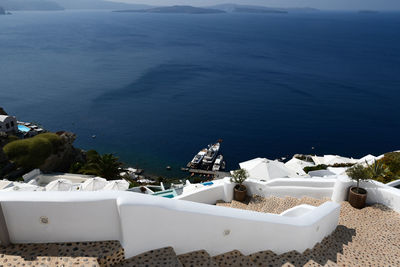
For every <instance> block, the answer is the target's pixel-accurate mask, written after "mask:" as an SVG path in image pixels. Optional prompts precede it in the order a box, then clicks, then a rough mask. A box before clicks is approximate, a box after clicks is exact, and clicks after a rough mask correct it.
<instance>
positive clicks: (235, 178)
mask: <svg viewBox="0 0 400 267" xmlns="http://www.w3.org/2000/svg"><path fill="white" fill-rule="evenodd" d="M247 177H249V174H248V173H247V171H246V170H245V169H239V170H236V171H234V172H233V174H232V178H231V182H232V183H235V184H238V185H242V184H243V183H244V181H246V179H247Z"/></svg>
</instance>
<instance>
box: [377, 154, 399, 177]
mask: <svg viewBox="0 0 400 267" xmlns="http://www.w3.org/2000/svg"><path fill="white" fill-rule="evenodd" d="M378 163H381V164H383V166H384V167H386V168H387V169H388V171H387V173H386V174H385V175H384V176H382V177H378V178H377V179H376V180H377V181H379V182H382V183H389V182H391V181H394V180H397V179H400V152H390V153H386V154H385V156H384V157H383V158H381V159H380V160H378Z"/></svg>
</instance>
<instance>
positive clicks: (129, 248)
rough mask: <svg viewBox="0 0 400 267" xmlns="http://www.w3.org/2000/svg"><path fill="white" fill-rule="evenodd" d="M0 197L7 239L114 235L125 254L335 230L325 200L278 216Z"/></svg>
mask: <svg viewBox="0 0 400 267" xmlns="http://www.w3.org/2000/svg"><path fill="white" fill-rule="evenodd" d="M0 201H1V206H2V208H3V211H4V215H5V218H6V223H7V226H8V230H9V234H10V239H11V242H14V243H42V242H74V241H101V240H119V241H120V242H121V244H122V246H123V247H124V249H125V252H126V256H127V257H131V256H134V255H137V254H139V253H142V252H145V251H148V250H151V249H157V248H161V247H165V246H172V247H173V248H174V249H175V250H176V252H177V253H178V254H181V253H185V252H189V251H194V250H199V249H205V250H207V251H208V252H209V253H210V254H211V255H216V254H219V253H224V252H228V251H230V250H233V249H239V250H240V251H242V252H243V253H245V254H248V253H252V252H256V251H260V250H272V251H274V252H276V253H283V252H287V251H290V250H297V251H299V252H302V251H304V250H305V249H307V248H311V247H313V246H314V245H315V243H317V242H319V241H321V240H322V239H323V238H324V237H325V236H326V235H329V234H330V233H331V232H332V231H333V230H334V229H335V228H336V225H337V221H338V217H339V212H340V206H339V205H338V204H336V203H333V202H328V203H326V204H324V205H322V206H320V207H318V208H315V209H313V210H312V211H310V212H309V213H307V214H305V215H302V216H300V217H284V216H280V215H275V214H266V213H258V212H252V211H246V210H238V209H231V208H226V207H218V206H213V205H204V204H201V203H195V202H190V201H182V200H175V199H166V198H161V197H155V196H149V195H144V194H139V193H131V192H23V193H21V192H3V193H0ZM41 217H46V218H48V222H49V223H48V224H43V223H42V222H41V219H40V218H41Z"/></svg>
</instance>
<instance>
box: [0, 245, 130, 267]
mask: <svg viewBox="0 0 400 267" xmlns="http://www.w3.org/2000/svg"><path fill="white" fill-rule="evenodd" d="M124 258H125V255H124V249H123V248H122V246H121V244H120V243H119V242H118V241H102V242H77V243H47V244H15V245H10V246H7V247H0V266H73V265H74V266H82V265H83V266H106V267H108V266H113V265H114V264H116V263H119V262H121V261H123V260H124Z"/></svg>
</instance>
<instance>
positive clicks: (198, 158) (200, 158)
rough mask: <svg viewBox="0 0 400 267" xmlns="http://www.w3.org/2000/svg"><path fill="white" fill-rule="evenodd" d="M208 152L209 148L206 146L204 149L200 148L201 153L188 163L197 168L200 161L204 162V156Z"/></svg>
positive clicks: (190, 166)
mask: <svg viewBox="0 0 400 267" xmlns="http://www.w3.org/2000/svg"><path fill="white" fill-rule="evenodd" d="M206 154H207V149H206V148H204V149H202V150H200V152H199V153H197V154H196V156H194V158H193V159H192V161H191V162H189V163H188V165H187V166H188V167H189V168H197V167H198V166H199V165H200V163H201V162H202V160H203V158H204V156H205V155H206Z"/></svg>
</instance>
